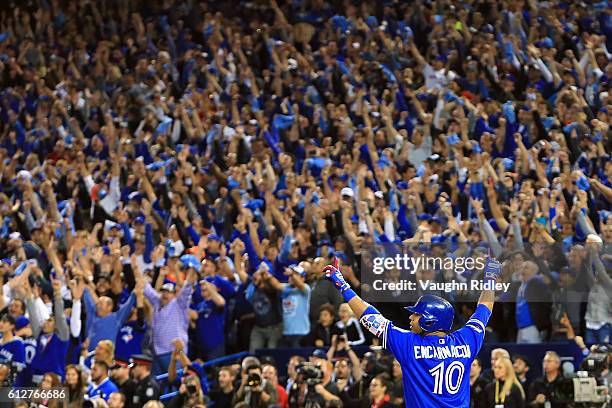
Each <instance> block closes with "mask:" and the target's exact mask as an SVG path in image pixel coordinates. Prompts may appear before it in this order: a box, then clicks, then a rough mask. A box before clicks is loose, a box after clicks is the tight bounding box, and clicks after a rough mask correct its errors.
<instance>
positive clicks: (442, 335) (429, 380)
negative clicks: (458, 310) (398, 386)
mask: <svg viewBox="0 0 612 408" xmlns="http://www.w3.org/2000/svg"><path fill="white" fill-rule="evenodd" d="M324 270H325V275H326V277H327V278H328V279H329V280H331V281H332V282H333V283H334V285H335V286H336V288H337V289H338V290H339V291H340V292H341V293H342V295H343V296H344V299H345V301H346V302H348V304H349V306H350V307H351V309H352V310H353V312H354V313H355V315H356V316H360V322H361V324H363V325H364V326H365V327H366V328H367V329H368V330H369V331H370V332H371V333H373V334H374V335H375V336H377V337H378V338H380V339H381V341H382V345H383V347H384V348H386V349H387V350H389V351H391V353H393V355H394V356H395V358H397V360H398V361H399V363H400V365H401V367H402V374H403V377H402V378H403V379H402V381H403V382H404V401H406V407H410V408H421V407H422V408H432V407H453V408H469V406H470V366H471V364H472V361H473V360H474V358H475V357H476V356H477V354H478V352H479V351H480V347H481V346H482V343H483V340H484V335H485V327H486V325H487V322H488V321H489V317H491V311H492V310H493V303H494V299H495V291H494V290H484V291H483V292H482V293H481V295H480V299H479V301H478V306H477V308H476V311H475V312H474V314H473V315H472V317H471V318H470V320H468V322H467V323H466V325H465V326H464V327H463V328H461V329H459V330H457V331H455V332H453V333H451V332H450V330H451V326H452V325H453V317H454V314H455V312H454V310H453V307H452V305H451V304H450V303H449V302H448V301H446V300H445V299H442V298H440V297H438V296H433V295H424V296H421V297H420V298H419V300H418V301H417V303H416V304H415V305H414V306H409V307H406V309H407V310H408V311H409V312H411V313H412V314H411V315H410V331H406V330H403V329H400V328H398V327H395V326H394V325H393V323H392V322H390V321H389V320H387V319H385V318H384V317H383V316H382V315H381V314H380V312H379V311H378V310H376V308H374V307H373V306H371V305H369V304H368V303H366V302H364V301H363V300H362V299H361V298H360V297H359V296H357V294H356V293H355V292H354V291H353V290H352V289H351V287H350V286H349V285H348V283H346V281H345V280H344V277H343V276H342V273H341V272H340V269H339V264H338V260H337V259H334V264H333V265H328V266H326V267H325V269H324ZM484 272H485V277H484V280H485V284H486V285H487V286H485V288H487V287H489V286H490V287H491V288H494V287H495V285H494V284H495V282H496V281H497V278H498V277H499V275H500V274H501V265H500V263H499V262H498V261H497V260H494V259H491V258H487V260H486V262H485V268H484Z"/></svg>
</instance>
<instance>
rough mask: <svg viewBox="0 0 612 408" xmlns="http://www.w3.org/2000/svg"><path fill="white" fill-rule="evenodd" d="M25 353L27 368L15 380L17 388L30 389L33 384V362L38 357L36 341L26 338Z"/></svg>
mask: <svg viewBox="0 0 612 408" xmlns="http://www.w3.org/2000/svg"><path fill="white" fill-rule="evenodd" d="M23 346H24V352H25V363H26V364H25V367H24V368H23V370H21V372H20V373H19V374H18V375H17V377H16V378H15V387H29V386H30V385H31V384H32V366H31V364H32V360H34V357H35V356H36V339H35V338H34V337H26V338H24V339H23Z"/></svg>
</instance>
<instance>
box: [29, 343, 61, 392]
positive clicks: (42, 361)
mask: <svg viewBox="0 0 612 408" xmlns="http://www.w3.org/2000/svg"><path fill="white" fill-rule="evenodd" d="M37 343H38V344H37V345H36V355H35V356H34V359H33V360H32V365H31V369H32V377H33V378H34V379H35V380H36V377H37V376H38V380H42V376H43V375H44V374H45V373H49V372H50V373H55V374H57V375H59V376H60V377H61V378H62V379H63V378H64V374H65V370H66V355H67V354H68V340H61V339H60V338H59V336H58V335H57V334H55V333H51V334H45V333H41V334H40V335H39V336H38V341H37ZM36 382H38V381H36Z"/></svg>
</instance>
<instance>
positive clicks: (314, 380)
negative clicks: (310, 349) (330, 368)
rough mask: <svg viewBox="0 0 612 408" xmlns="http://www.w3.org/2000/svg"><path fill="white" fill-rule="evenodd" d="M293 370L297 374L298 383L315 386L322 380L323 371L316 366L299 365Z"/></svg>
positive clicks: (311, 364)
mask: <svg viewBox="0 0 612 408" xmlns="http://www.w3.org/2000/svg"><path fill="white" fill-rule="evenodd" d="M295 368H296V371H297V374H298V383H306V384H307V385H317V384H319V383H320V382H321V380H322V379H323V371H322V370H321V366H320V365H318V364H314V363H300V364H298V365H297V366H296V367H295Z"/></svg>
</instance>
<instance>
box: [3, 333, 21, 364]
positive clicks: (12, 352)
mask: <svg viewBox="0 0 612 408" xmlns="http://www.w3.org/2000/svg"><path fill="white" fill-rule="evenodd" d="M0 363H3V364H12V365H13V366H14V367H15V368H16V369H17V371H18V372H20V371H22V370H23V369H24V368H25V363H26V361H25V346H24V344H23V340H22V339H21V338H20V337H17V336H15V337H14V338H13V340H11V341H9V342H7V343H4V344H0Z"/></svg>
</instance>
